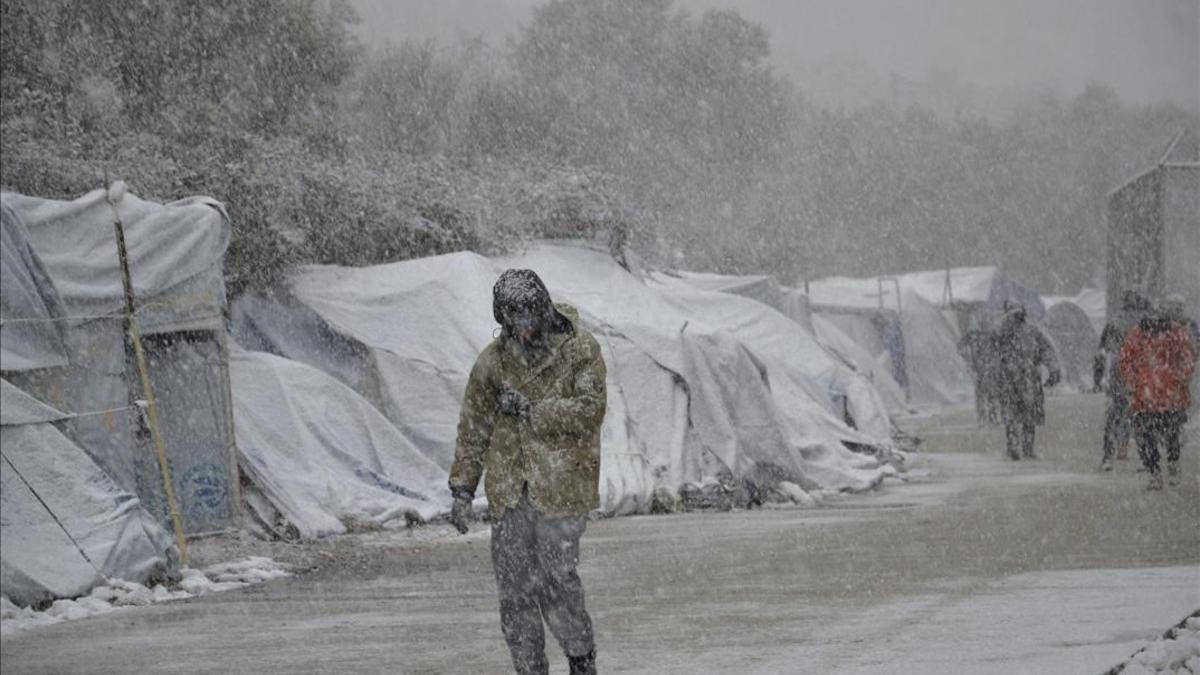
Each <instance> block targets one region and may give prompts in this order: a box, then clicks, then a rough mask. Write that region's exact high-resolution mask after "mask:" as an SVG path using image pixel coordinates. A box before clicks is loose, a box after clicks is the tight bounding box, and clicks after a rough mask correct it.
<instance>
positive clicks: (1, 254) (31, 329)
mask: <svg viewBox="0 0 1200 675" xmlns="http://www.w3.org/2000/svg"><path fill="white" fill-rule="evenodd" d="M0 258H2V261H3V262H2V263H0V370H4V371H16V370H32V369H34V368H50V367H58V366H65V365H67V345H66V334H65V331H66V326H65V325H64V324H63V322H62V321H61V318H62V317H63V315H64V313H65V312H64V309H63V306H62V301H61V300H60V299H59V297H58V291H57V290H56V289H55V288H54V283H53V282H52V281H50V276H49V275H48V274H47V273H46V270H45V268H44V267H43V266H42V261H41V260H40V259H39V258H38V256H37V254H36V253H34V251H33V247H32V246H31V245H30V244H29V233H28V232H27V231H26V229H25V225H24V223H22V222H21V219H20V217H19V216H18V215H17V213H16V211H13V210H12V209H11V208H10V207H9V206H8V204H7V203H3V202H0Z"/></svg>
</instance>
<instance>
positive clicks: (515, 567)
mask: <svg viewBox="0 0 1200 675" xmlns="http://www.w3.org/2000/svg"><path fill="white" fill-rule="evenodd" d="M586 527H587V516H586V515H566V516H550V515H546V514H543V513H539V512H538V511H537V510H536V509H534V508H533V507H532V506H531V505H530V504H529V500H528V498H525V499H522V500H521V503H520V505H519V506H518V507H517V508H509V509H508V510H506V511H505V512H504V515H503V516H502V517H501V518H500V520H499V521H497V522H496V523H495V524H494V525H492V565H493V567H494V568H495V571H496V585H497V586H498V587H499V591H500V627H501V629H502V630H503V631H504V640H505V642H507V643H508V650H509V652H511V653H512V660H513V668H515V669H516V671H517V673H519V674H520V675H525V674H526V673H546V672H547V671H548V670H549V667H550V666H549V664H548V663H547V661H546V634H545V630H544V629H543V627H542V620H543V619H545V621H546V623H547V624H549V626H550V632H552V633H553V634H554V637H555V638H557V639H558V642H559V644H560V645H562V648H563V651H564V652H565V653H566V654H567V656H583V655H585V654H587V653H589V652H591V651H592V650H593V649H594V648H595V639H594V637H593V634H592V620H591V617H589V616H588V613H587V610H586V609H584V606H583V581H581V580H580V578H579V575H578V574H577V573H576V572H575V566H576V564H578V562H579V538H580V537H581V536H583V530H584V528H586Z"/></svg>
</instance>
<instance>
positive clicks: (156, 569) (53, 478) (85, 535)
mask: <svg viewBox="0 0 1200 675" xmlns="http://www.w3.org/2000/svg"><path fill="white" fill-rule="evenodd" d="M69 418H70V416H69V415H66V414H65V413H62V412H60V411H58V410H56V409H54V408H52V407H50V406H48V405H46V404H45V403H42V402H41V401H38V400H36V399H34V398H33V397H31V396H29V395H28V394H26V393H25V392H23V391H21V390H20V389H18V388H17V387H16V386H15V385H12V384H10V383H9V382H8V381H7V380H0V454H2V455H3V461H2V462H0V594H2V595H4V596H5V597H7V598H9V599H10V600H11V601H13V602H14V603H16V604H18V605H30V604H37V603H44V602H47V601H49V600H53V599H56V598H73V597H78V596H80V595H83V594H86V593H87V592H88V591H90V590H91V589H92V588H93V587H94V586H96V585H99V584H101V583H103V582H104V581H105V577H114V578H120V579H125V580H128V581H136V582H142V583H144V582H146V581H147V580H148V579H150V578H151V577H156V576H161V575H164V574H170V573H173V571H174V569H175V566H176V565H177V564H178V552H177V551H176V549H175V547H174V543H173V542H172V540H171V536H170V535H169V534H168V533H167V531H166V530H164V529H163V528H162V527H161V526H160V525H159V524H158V523H156V522H155V520H154V519H153V518H152V517H150V515H149V514H148V513H146V511H145V510H144V509H143V508H142V505H141V502H140V501H139V500H138V498H137V497H136V496H134V495H132V494H130V493H129V492H127V491H125V490H122V489H121V488H120V487H119V486H117V485H116V484H115V483H114V482H113V481H112V479H110V478H109V477H108V475H107V474H105V472H104V471H103V470H102V469H101V468H100V467H99V466H97V465H96V463H95V462H93V461H92V460H91V458H89V457H88V455H87V453H85V452H84V451H83V450H82V449H81V448H80V447H79V446H78V445H76V444H75V443H73V442H72V441H71V439H69V438H68V437H67V436H66V435H65V434H63V433H62V432H61V431H60V430H59V429H58V426H57V425H59V424H63V423H64V422H65V421H66V420H68V419H69Z"/></svg>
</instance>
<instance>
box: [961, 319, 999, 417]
mask: <svg viewBox="0 0 1200 675" xmlns="http://www.w3.org/2000/svg"><path fill="white" fill-rule="evenodd" d="M994 343H995V339H994V336H993V334H992V331H991V330H989V328H988V326H987V325H986V323H985V322H984V321H983V320H982V319H980V320H979V322H978V323H977V324H976V325H975V326H974V327H972V328H970V329H968V330H967V332H966V335H964V336H963V338H962V340H960V341H959V343H958V353H959V355H960V356H962V357H963V360H964V361H966V362H967V366H968V367H969V368H970V369H971V376H972V378H973V379H974V381H975V419H976V422H977V423H978V425H979V426H980V428H982V427H983V426H984V425H986V424H995V423H996V422H997V419H996V414H997V410H996V400H995V398H996V397H995V395H994V390H995V387H996V385H995V380H996V376H995V370H996V369H995V366H994V364H993V362H994V361H995V356H996V354H995V352H996V349H995V345H994Z"/></svg>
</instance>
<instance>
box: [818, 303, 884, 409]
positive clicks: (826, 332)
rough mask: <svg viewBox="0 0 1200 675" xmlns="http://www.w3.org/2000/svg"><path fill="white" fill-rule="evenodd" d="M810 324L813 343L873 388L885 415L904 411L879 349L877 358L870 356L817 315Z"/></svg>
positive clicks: (826, 318)
mask: <svg viewBox="0 0 1200 675" xmlns="http://www.w3.org/2000/svg"><path fill="white" fill-rule="evenodd" d="M812 324H813V334H814V335H816V337H817V341H818V342H820V343H821V344H822V345H823V346H824V347H825V348H826V349H828V350H829V351H830V352H832V353H833V354H835V355H836V356H837V357H838V358H840V359H841V360H842V361H844V362H845V363H846V364H847V365H848V366H850V367H851V368H853V369H854V370H855V372H857V373H859V374H861V375H863V376H865V377H866V378H867V379H868V380H869V381H870V382H871V384H873V385H875V389H876V391H878V392H879V395H880V396H881V397H882V398H883V402H884V405H886V406H887V409H888V410H889V411H891V412H899V411H902V410H905V409H906V408H907V406H906V404H905V397H904V389H903V388H902V387H901V386H900V384H899V383H898V382H896V378H895V377H892V368H891V365H890V364H889V363H888V359H887V356H886V354H884V353H883V352H882V347H881V348H880V350H881V351H880V352H879V354H878V355H874V354H872V353H871V352H870V351H868V350H867V348H866V347H864V346H863V345H862V344H860V343H859V342H857V341H855V339H854V338H852V337H851V336H850V335H848V334H847V333H846V332H845V331H843V330H842V329H841V328H839V327H838V325H837V324H836V323H834V322H833V321H832V320H831V319H829V318H828V317H825V316H821V315H820V314H814V315H813V316H812ZM872 332H873V329H872Z"/></svg>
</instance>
